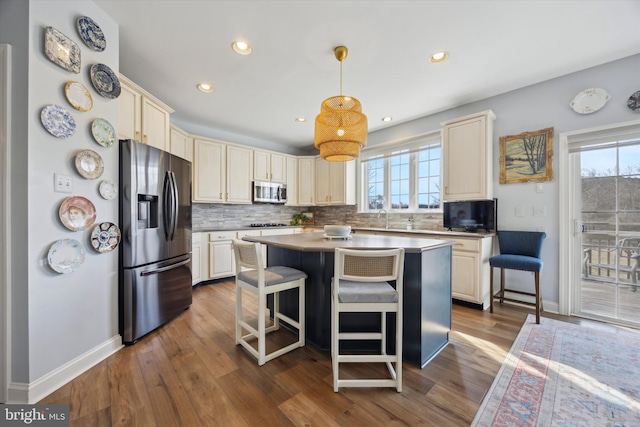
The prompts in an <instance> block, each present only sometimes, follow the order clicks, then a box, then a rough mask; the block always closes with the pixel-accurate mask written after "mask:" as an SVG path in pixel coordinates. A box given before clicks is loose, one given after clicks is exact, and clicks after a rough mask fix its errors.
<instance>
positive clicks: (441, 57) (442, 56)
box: [429, 50, 449, 64]
mask: <svg viewBox="0 0 640 427" xmlns="http://www.w3.org/2000/svg"><path fill="white" fill-rule="evenodd" d="M448 57H449V52H446V51H444V50H443V51H440V52H436V53H434V54H433V55H431V56H430V57H429V62H431V63H432V64H439V63H441V62H444V61H446V60H447V58H448Z"/></svg>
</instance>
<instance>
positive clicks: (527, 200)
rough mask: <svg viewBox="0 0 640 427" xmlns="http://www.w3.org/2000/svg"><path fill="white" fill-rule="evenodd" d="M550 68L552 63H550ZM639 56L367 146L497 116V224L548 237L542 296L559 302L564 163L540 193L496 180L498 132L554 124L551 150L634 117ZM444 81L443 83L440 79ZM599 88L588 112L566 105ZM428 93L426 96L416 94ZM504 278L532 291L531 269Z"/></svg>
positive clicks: (389, 133) (426, 121)
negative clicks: (573, 134)
mask: <svg viewBox="0 0 640 427" xmlns="http://www.w3.org/2000/svg"><path fill="white" fill-rule="evenodd" d="M549 66H550V67H553V64H549ZM638 69H640V55H634V56H631V57H628V58H624V59H621V60H618V61H614V62H611V63H608V64H604V65H600V66H597V67H593V68H589V69H586V70H583V71H579V72H576V73H572V74H569V75H566V76H563V77H559V78H556V79H552V80H548V81H545V82H542V83H538V84H535V85H532V86H528V87H525V88H523V89H519V90H515V91H512V92H508V93H505V94H502V95H499V96H495V97H492V98H488V99H485V100H482V101H479V102H474V103H472V104H467V105H464V106H462V107H459V108H455V109H452V110H447V111H444V112H442V113H439V114H434V115H431V116H428V117H424V118H421V119H417V120H413V121H411V122H407V123H403V124H400V125H397V126H393V127H391V128H388V129H384V130H382V131H378V132H374V133H371V134H370V135H369V143H368V145H370V146H374V145H376V144H379V143H382V142H386V141H390V140H396V139H401V138H404V137H408V136H412V135H417V134H420V133H424V132H427V131H432V130H436V129H439V128H440V127H441V126H440V123H441V122H443V121H446V120H450V119H453V118H456V117H462V116H465V115H468V114H471V113H476V112H479V111H484V110H489V109H490V110H493V112H494V113H496V115H497V117H498V118H497V120H496V121H495V124H494V137H493V152H494V159H493V162H494V165H493V174H494V176H493V182H494V195H495V197H497V198H498V225H499V227H500V228H502V229H522V230H536V229H544V231H546V233H547V239H546V241H545V244H544V249H543V261H544V269H543V271H542V274H541V288H542V297H543V299H544V300H545V301H550V302H552V303H557V302H558V280H559V266H558V258H559V254H558V242H559V236H558V227H559V223H558V221H559V212H558V197H559V195H558V194H559V193H558V178H557V177H558V174H557V172H558V170H559V168H563V167H566V166H565V165H559V164H558V156H554V159H553V170H554V179H553V181H550V182H545V183H543V191H544V192H543V193H537V192H536V183H518V184H499V173H500V169H499V154H500V144H499V139H500V136H504V135H516V134H519V133H522V132H525V131H534V130H538V129H543V128H547V127H553V128H554V141H553V146H554V152H555V153H557V152H558V135H559V134H560V133H561V132H567V131H571V130H578V129H585V128H591V127H595V126H602V125H607V124H612V123H620V122H625V121H629V120H635V119H638V113H637V112H633V111H631V110H630V109H629V108H627V106H626V103H627V99H628V98H629V96H630V95H631V94H632V93H634V92H636V91H637V90H638V89H639V88H640V87H639V86H638V83H639V81H638ZM443 84H446V82H443ZM593 87H599V88H603V89H605V90H606V91H607V92H608V93H609V94H610V95H611V99H610V100H609V102H608V103H607V104H606V105H605V106H604V107H603V108H602V109H601V110H600V111H597V112H595V113H592V114H586V115H582V114H578V113H576V112H575V111H573V110H572V109H571V108H570V106H569V103H570V102H571V101H572V100H573V98H574V97H575V96H576V95H577V94H578V93H579V92H580V91H582V90H584V89H588V88H593ZM416 96H425V97H426V96H429V94H416ZM518 205H522V206H524V208H525V209H524V210H525V216H524V217H516V216H515V207H516V206H518ZM534 206H535V207H546V211H547V214H546V216H545V217H534V216H533V208H534ZM506 279H507V280H510V279H511V280H514V285H513V287H514V288H520V289H529V290H531V289H532V286H533V285H532V284H533V278H532V275H531V273H523V272H507V277H506Z"/></svg>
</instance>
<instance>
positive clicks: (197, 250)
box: [191, 233, 202, 286]
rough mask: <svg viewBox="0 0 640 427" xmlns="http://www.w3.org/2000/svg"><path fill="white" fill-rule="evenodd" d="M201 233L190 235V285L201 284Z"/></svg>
mask: <svg viewBox="0 0 640 427" xmlns="http://www.w3.org/2000/svg"><path fill="white" fill-rule="evenodd" d="M201 266H202V233H191V285H192V286H193V285H197V284H198V283H200V282H202V272H201Z"/></svg>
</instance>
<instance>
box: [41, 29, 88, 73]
mask: <svg viewBox="0 0 640 427" xmlns="http://www.w3.org/2000/svg"><path fill="white" fill-rule="evenodd" d="M44 53H45V54H46V55H47V58H49V59H50V60H51V62H53V63H54V64H57V65H59V66H60V67H62V68H64V69H65V70H67V71H71V72H72V73H76V74H78V73H79V72H80V47H78V45H77V44H76V43H75V42H74V41H73V40H71V39H70V38H69V37H67V36H65V35H64V34H62V33H61V32H60V31H58V30H56V29H55V28H53V27H47V28H46V29H45V31H44Z"/></svg>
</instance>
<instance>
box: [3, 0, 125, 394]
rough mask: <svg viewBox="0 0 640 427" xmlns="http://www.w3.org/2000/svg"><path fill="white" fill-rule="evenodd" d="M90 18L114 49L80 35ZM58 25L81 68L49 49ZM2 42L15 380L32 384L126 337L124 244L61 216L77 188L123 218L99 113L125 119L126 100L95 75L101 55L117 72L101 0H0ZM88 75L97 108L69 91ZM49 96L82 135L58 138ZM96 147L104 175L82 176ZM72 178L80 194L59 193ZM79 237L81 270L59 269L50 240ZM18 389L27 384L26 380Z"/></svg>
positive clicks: (107, 213) (104, 211)
mask: <svg viewBox="0 0 640 427" xmlns="http://www.w3.org/2000/svg"><path fill="white" fill-rule="evenodd" d="M83 15H86V16H90V17H91V18H93V19H94V20H95V21H96V22H97V23H98V24H99V25H100V27H101V28H102V30H103V32H104V33H105V36H106V38H107V49H106V50H105V51H104V52H95V51H93V50H91V49H89V48H88V47H87V46H86V45H84V43H83V42H82V41H81V40H80V37H79V36H78V32H77V30H76V19H77V18H78V17H79V16H83ZM47 26H52V27H54V28H56V29H57V30H59V31H61V32H62V33H64V34H65V35H66V36H67V37H69V38H70V39H71V40H73V41H74V42H75V43H77V44H78V46H79V47H80V50H81V60H82V67H81V73H80V74H73V73H71V72H69V71H66V70H64V69H62V68H60V67H59V66H57V65H56V64H54V63H53V62H51V61H50V60H49V59H48V58H47V57H46V56H45V54H44V49H43V45H44V29H45V27H47ZM0 43H8V44H11V45H13V54H14V58H13V61H14V62H13V79H14V80H13V82H12V89H13V99H12V126H13V127H12V135H11V138H12V142H11V144H12V145H11V149H12V159H11V160H12V176H11V185H12V206H11V215H12V224H11V227H12V231H13V240H12V242H13V246H12V251H11V262H12V278H11V313H12V318H11V327H12V330H11V336H12V343H11V344H12V345H11V347H12V348H11V360H12V366H11V381H12V384H13V386H14V387H17V386H16V384H19V383H24V384H28V385H33V384H34V382H35V381H36V380H38V379H42V378H44V377H46V376H47V374H51V373H52V372H54V371H55V370H56V369H58V368H61V367H62V366H64V365H65V364H67V363H70V362H71V361H73V360H74V359H76V358H77V357H79V356H81V355H83V354H87V353H90V352H91V351H93V350H94V349H95V348H96V347H98V346H100V345H103V343H105V342H108V341H109V340H113V339H114V337H115V338H117V337H118V304H117V283H118V281H117V267H118V254H117V251H114V252H111V253H108V254H99V253H98V252H96V251H95V250H93V249H92V247H91V245H90V234H91V229H92V228H93V227H91V228H90V229H88V230H84V231H78V232H72V231H69V230H68V229H66V228H65V227H64V226H63V225H62V223H61V221H60V220H59V218H58V208H59V206H60V204H61V203H62V201H63V200H64V199H65V198H66V197H68V196H72V195H76V196H84V197H87V198H88V199H90V200H91V201H92V202H93V203H94V205H95V207H96V211H97V219H96V224H98V223H100V222H104V221H109V222H115V223H117V222H118V202H117V200H109V201H107V200H104V199H102V198H101V197H100V196H99V193H98V185H99V183H100V181H101V180H103V179H110V180H113V181H116V182H117V180H118V148H117V145H114V146H113V147H111V148H105V147H102V146H100V145H99V144H98V143H96V142H95V140H94V139H93V137H92V136H91V122H92V121H93V120H94V119H96V118H104V119H107V120H109V121H110V122H111V123H112V124H113V125H114V126H117V124H118V104H117V101H115V100H108V99H107V98H104V97H102V96H100V95H99V94H98V93H97V92H96V91H95V90H94V88H93V86H92V84H91V81H90V78H89V72H88V70H89V68H90V66H91V65H92V64H94V63H104V64H107V65H109V66H110V67H111V68H112V69H114V70H115V71H116V72H117V70H118V68H119V67H118V45H119V38H118V25H117V23H116V22H115V21H113V20H112V19H111V18H110V17H109V16H108V15H106V14H105V13H104V12H103V11H102V10H101V9H99V8H98V7H97V6H96V5H95V4H94V3H93V2H91V1H84V0H66V1H34V0H31V1H24V0H2V2H1V3H0ZM70 80H75V81H79V82H81V83H83V84H84V85H85V86H86V87H87V88H89V91H90V92H91V95H92V97H93V100H94V106H93V109H92V110H91V111H89V112H80V111H78V110H75V109H73V107H71V106H70V105H69V103H68V102H67V100H66V98H65V95H64V85H65V83H66V82H67V81H70ZM49 104H58V105H61V106H64V107H65V108H66V109H67V110H68V111H70V112H71V114H72V116H73V117H74V119H75V121H76V124H77V129H76V132H75V134H74V135H72V136H71V137H69V138H66V139H59V138H55V137H53V136H52V135H51V134H49V133H48V132H47V131H46V130H45V129H44V127H43V125H42V123H41V121H40V111H41V110H42V108H43V107H44V106H46V105H49ZM82 149H91V150H94V151H96V152H98V154H100V156H101V157H102V159H103V161H104V164H105V171H104V173H103V175H102V176H101V177H100V178H99V179H97V180H86V179H84V178H82V177H81V176H80V175H79V174H78V173H77V171H76V170H75V166H74V156H75V154H76V153H77V152H78V151H79V150H82ZM54 173H62V174H65V175H69V176H71V177H72V179H73V193H72V194H65V193H55V192H54V191H53V175H54ZM65 238H72V239H77V240H78V241H80V242H81V243H82V244H83V246H84V249H85V252H86V260H85V262H84V264H83V265H82V266H81V267H80V268H79V270H78V271H76V272H74V273H71V274H64V275H63V274H58V273H55V272H54V271H53V270H51V269H50V268H49V266H48V263H47V261H46V258H47V252H48V250H49V248H50V246H51V245H52V244H53V243H54V242H55V241H57V240H58V239H65ZM18 388H19V387H18Z"/></svg>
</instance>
